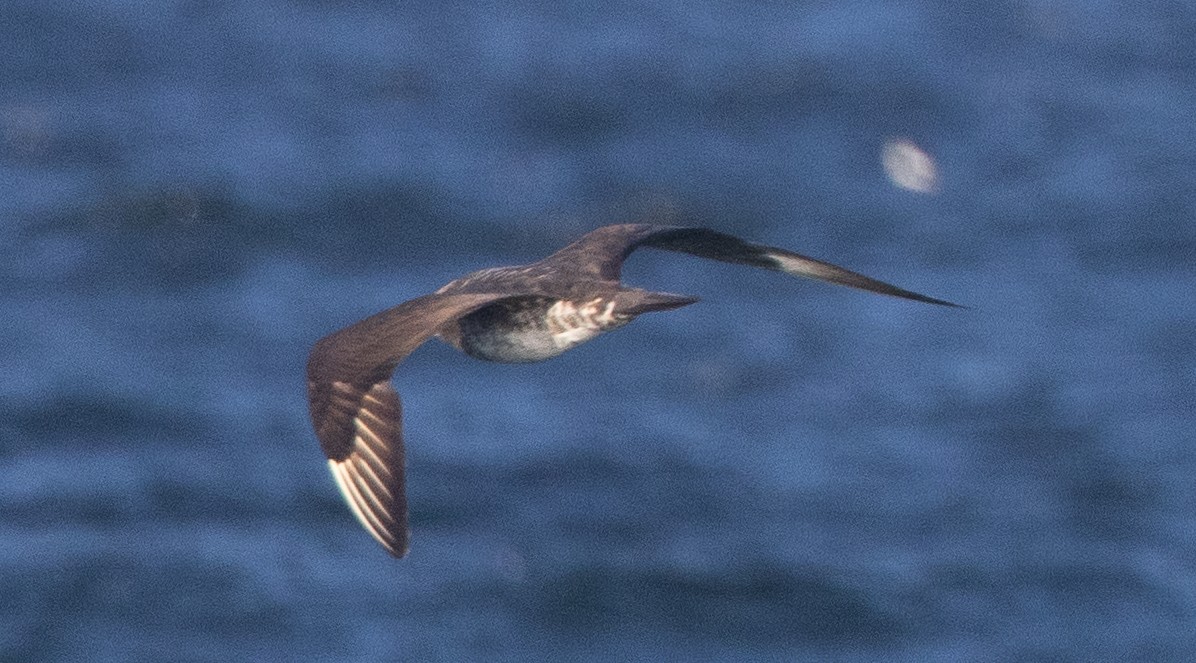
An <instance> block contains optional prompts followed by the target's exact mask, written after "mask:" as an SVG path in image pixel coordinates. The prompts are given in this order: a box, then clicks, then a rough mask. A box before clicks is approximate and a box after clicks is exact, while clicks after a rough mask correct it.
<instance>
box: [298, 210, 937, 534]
mask: <svg viewBox="0 0 1196 663" xmlns="http://www.w3.org/2000/svg"><path fill="white" fill-rule="evenodd" d="M640 247H651V248H656V249H664V250H668V251H679V252H682V253H689V254H691V255H695V256H699V257H702V258H710V259H713V260H721V261H723V262H731V263H737V264H741V265H749V266H752V267H762V268H764V269H771V270H774V271H778V272H785V273H787V274H792V275H794V276H805V277H810V278H815V279H819V280H821V281H827V282H830V283H837V284H840V285H846V286H850V287H853V288H859V289H861V290H867V291H870V292H876V293H880V294H884V295H891V296H894V297H903V298H905V299H912V300H915V301H920V302H927V303H930V304H939V305H942V306H956V305H955V304H952V303H950V302H946V301H943V300H941V299H935V298H933V297H927V296H926V295H920V294H918V293H916V292H910V291H909V290H903V289H901V288H898V287H896V286H893V285H889V284H888V283H884V282H881V281H877V280H875V279H871V278H868V277H867V276H863V275H861V274H857V273H855V272H851V271H848V270H846V269H843V268H842V267H836V266H835V265H832V264H829V263H825V262H821V261H818V260H814V259H813V258H807V257H805V256H802V255H799V254H796V253H792V252H790V251H786V250H784V249H777V248H773V247H769V246H762V245H759V244H751V243H749V242H745V241H743V240H741V239H739V238H737V237H733V236H731V235H726V234H723V233H720V232H715V231H713V230H707V229H705V228H684V227H675V226H652V225H641V224H628V225H615V226H606V227H604V228H599V229H597V230H595V231H593V232H591V233H589V234H587V235H585V236H584V237H582V238H581V239H579V240H578V241H576V242H574V243H572V244H570V245H569V246H566V247H565V248H563V249H561V250H560V251H557V252H556V253H554V254H552V255H551V256H549V257H547V258H545V259H543V260H541V261H539V262H536V263H532V264H530V265H525V266H520V267H499V268H494V269H483V270H481V271H477V272H473V273H472V274H469V275H466V276H464V277H462V278H460V279H457V280H456V281H453V282H451V283H449V284H448V285H446V286H444V287H443V288H441V289H440V290H438V291H436V293H434V294H431V295H424V296H423V297H417V298H415V299H412V300H410V301H407V302H404V303H402V304H399V305H398V306H396V307H394V308H391V309H387V310H385V311H382V312H381V313H378V314H375V315H372V316H370V317H368V318H366V319H364V320H362V321H360V322H357V323H355V324H353V325H351V326H349V327H346V328H344V329H342V330H340V331H337V332H335V333H333V334H330V335H328V336H325V337H324V338H322V339H320V340H319V341H317V342H316V345H315V347H314V348H312V351H311V356H310V358H309V359H308V362H307V394H308V401H309V406H310V408H311V418H312V423H313V425H314V426H315V430H316V437H318V438H319V440H320V446H321V448H323V450H324V454H325V455H326V456H327V457H328V460H329V466H330V467H331V468H332V474H333V476H334V477H335V479H336V482H337V485H338V486H339V487H340V489H341V493H342V494H343V495H344V497H345V500H346V501H347V502H348V503H349V506H350V507H351V508H352V509H353V512H354V514H355V515H356V516H357V518H358V520H359V521H361V523H362V525H364V526H365V528H366V529H367V530H369V532H370V534H372V535H373V536H374V538H375V539H377V540H378V541H379V542H380V543H381V544H382V545H383V547H385V548H386V550H387V551H388V552H390V553H391V554H392V555H394V556H396V557H402V556H403V555H405V554H406V553H407V543H408V530H407V498H406V494H405V487H404V482H403V470H404V460H403V428H402V408H401V407H400V405H399V396H398V394H396V393H395V391H394V389H393V388H392V387H391V385H390V378H391V374H392V373H393V372H394V369H395V367H396V366H397V365H398V364H399V362H401V361H403V359H404V358H405V357H406V356H407V355H408V354H410V353H411V352H412V351H413V350H415V348H417V347H419V346H420V345H421V344H422V343H423V342H424V341H426V340H428V339H429V338H430V337H432V336H434V335H435V336H439V337H440V338H441V339H443V340H445V341H446V342H448V343H450V344H452V345H453V346H454V347H456V348H457V349H459V350H461V351H462V352H465V353H466V354H468V355H470V356H473V357H477V358H479V359H486V360H489V361H501V362H526V361H540V360H543V359H548V358H549V357H554V356H556V355H559V354H561V353H562V352H565V351H566V350H568V349H570V348H572V347H574V346H576V345H578V344H580V343H584V342H585V341H587V340H590V339H591V338H593V337H595V336H597V335H598V334H600V333H602V332H605V331H610V330H613V329H617V328H618V327H621V326H623V325H625V324H627V323H629V322H631V321H632V320H633V319H634V318H635V317H636V316H638V315H640V314H642V313H647V312H650V311H666V310H669V309H674V308H678V307H681V306H686V305H688V304H692V303H694V302H696V301H697V298H696V297H688V296H684V295H673V294H668V293H662V292H650V291H647V290H640V289H638V288H629V287H627V286H624V285H623V284H622V283H621V282H620V281H619V273H620V270H621V268H622V266H623V261H624V260H625V259H626V258H627V256H628V255H629V254H630V253H631V252H632V251H634V250H635V249H637V248H640Z"/></svg>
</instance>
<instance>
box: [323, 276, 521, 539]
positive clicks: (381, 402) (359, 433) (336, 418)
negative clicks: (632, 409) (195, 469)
mask: <svg viewBox="0 0 1196 663" xmlns="http://www.w3.org/2000/svg"><path fill="white" fill-rule="evenodd" d="M509 296H511V295H510V294H506V293H504V294H469V295H428V296H426V297H420V298H417V299H413V300H411V301H409V302H405V303H403V304H400V305H398V306H396V307H394V308H392V309H388V310H386V311H383V312H381V313H379V314H377V315H373V316H370V317H369V318H366V319H365V320H362V321H361V322H358V323H356V324H354V325H351V326H349V327H346V328H345V329H342V330H340V331H338V332H335V333H333V334H330V335H328V336H326V337H324V338H322V339H320V340H319V341H318V342H317V343H316V345H315V347H314V348H313V349H312V352H311V356H310V357H309V358H308V363H307V397H308V407H309V408H310V411H311V419H312V425H313V426H314V428H315V431H316V437H317V438H319V440H320V447H321V448H322V449H323V450H324V455H325V456H327V457H328V465H329V467H330V468H331V469H332V476H333V477H334V478H335V479H336V484H337V486H338V487H339V488H340V491H341V495H343V496H344V498H345V501H346V502H347V503H348V504H349V507H350V508H351V509H352V510H353V514H354V515H355V516H357V520H358V521H360V522H361V524H362V525H363V526H364V527H365V528H366V530H367V531H369V533H370V534H372V535H373V536H374V538H375V539H377V540H378V542H379V543H381V544H382V546H383V547H384V548H386V550H387V552H389V553H390V554H392V555H394V556H395V557H402V556H403V555H405V554H406V553H407V542H408V527H407V497H406V488H405V484H404V453H403V416H402V407H401V405H400V403H399V395H398V394H397V393H395V390H394V389H393V388H392V387H391V385H390V377H391V374H392V373H393V371H394V369H395V367H396V366H397V365H398V364H399V362H401V361H402V360H403V359H404V358H405V357H406V356H407V355H408V354H410V353H411V351H412V350H414V349H415V348H417V347H419V346H420V345H421V344H422V343H423V342H424V341H426V340H428V338H430V337H431V336H432V335H433V334H435V333H436V330H437V329H439V328H440V327H441V326H443V325H444V324H446V323H448V322H450V321H451V320H455V319H456V318H459V317H461V316H463V315H466V314H468V313H469V312H471V311H474V310H476V309H478V308H479V307H482V306H485V305H486V304H489V303H491V302H494V301H498V300H500V299H505V298H507V297H509Z"/></svg>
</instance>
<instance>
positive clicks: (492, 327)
mask: <svg viewBox="0 0 1196 663" xmlns="http://www.w3.org/2000/svg"><path fill="white" fill-rule="evenodd" d="M613 308H614V307H613V304H612V303H611V302H609V301H604V300H601V299H594V300H590V301H587V302H584V303H581V304H578V303H575V302H571V301H568V300H532V299H529V300H527V301H525V302H520V303H517V304H512V303H506V304H503V305H498V306H493V307H487V308H486V309H482V310H479V311H477V312H475V313H473V314H470V315H468V316H466V317H465V318H462V319H461V321H460V323H459V327H458V328H459V330H460V347H461V349H462V350H463V351H465V353H466V354H468V355H470V356H472V357H476V358H478V359H486V360H488V361H498V362H507V363H515V362H529V361H542V360H544V359H549V358H551V357H555V356H557V355H559V354H561V353H563V352H565V351H566V350H568V349H570V348H573V347H576V346H578V345H580V344H582V343H585V342H586V341H588V340H590V339H592V338H594V337H595V336H598V335H599V334H601V333H602V332H604V331H608V330H611V329H615V328H617V327H621V326H623V325H624V324H627V322H628V321H630V318H628V317H625V316H617V315H614V314H613V313H612V311H613Z"/></svg>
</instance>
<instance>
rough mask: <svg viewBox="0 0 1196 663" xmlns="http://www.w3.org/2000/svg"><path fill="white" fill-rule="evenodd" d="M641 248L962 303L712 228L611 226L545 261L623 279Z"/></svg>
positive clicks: (944, 303) (924, 299) (932, 300)
mask: <svg viewBox="0 0 1196 663" xmlns="http://www.w3.org/2000/svg"><path fill="white" fill-rule="evenodd" d="M640 247H650V248H654V249H663V250H666V251H679V252H681V253H688V254H690V255H695V256H698V257H701V258H710V259H712V260H721V261H722V262H730V263H736V264H740V265H749V266H751V267H762V268H764V269H771V270H773V271H777V272H784V273H786V274H791V275H793V276H804V277H807V278H813V279H818V280H820V281H826V282H829V283H837V284H839V285H845V286H849V287H852V288H859V289H860V290H867V291H869V292H875V293H879V294H882V295H890V296H892V297H902V298H904V299H912V300H915V301H919V302H926V303H929V304H938V305H940V306H959V305H958V304H952V303H951V302H948V301H944V300H942V299H936V298H934V297H928V296H926V295H922V294H918V293H916V292H912V291H909V290H906V289H904V288H898V287H897V286H895V285H892V284H890V283H885V282H884V281H878V280H876V279H873V278H870V277H867V276H864V275H863V274H858V273H856V272H853V271H851V270H848V269H844V268H842V267H839V266H837V265H832V264H831V263H829V262H823V261H821V260H815V259H814V258H810V257H807V256H803V255H801V254H798V253H794V252H792V251H786V250H785V249H778V248H776V247H772V246H765V245H763V244H753V243H751V242H747V241H744V240H742V239H740V238H738V237H735V236H734V235H728V234H726V233H721V232H717V231H714V230H709V229H707V228H687V227H683V226H656V225H647V224H624V225H614V226H605V227H602V228H598V229H597V230H594V231H593V232H590V233H589V234H587V235H585V236H584V237H582V238H581V239H579V240H577V241H576V242H574V243H572V244H570V245H569V246H566V247H565V248H563V249H561V250H560V251H558V252H556V253H555V254H553V255H552V256H550V257H549V258H547V259H546V260H545V262H550V261H551V262H552V263H553V264H556V265H560V266H561V267H562V268H569V269H573V270H576V271H578V272H580V273H582V274H585V275H587V276H589V277H591V278H598V279H603V280H610V281H618V280H619V274H620V272H621V270H622V268H623V261H624V260H626V259H627V256H628V255H630V254H631V252H632V251H634V250H636V249H637V248H640Z"/></svg>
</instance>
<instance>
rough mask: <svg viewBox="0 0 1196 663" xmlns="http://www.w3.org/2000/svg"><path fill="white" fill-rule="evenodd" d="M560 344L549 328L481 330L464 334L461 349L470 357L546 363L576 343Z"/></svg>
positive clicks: (507, 361)
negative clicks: (544, 361)
mask: <svg viewBox="0 0 1196 663" xmlns="http://www.w3.org/2000/svg"><path fill="white" fill-rule="evenodd" d="M580 342H581V341H577V342H575V343H571V344H567V345H561V344H559V343H558V342H557V338H556V335H555V334H553V333H552V332H550V331H548V330H547V329H520V330H510V329H506V330H501V329H480V330H470V331H467V332H464V333H462V335H461V349H462V350H464V351H465V353H466V354H468V355H469V356H471V357H476V358H478V359H485V360H487V361H497V362H503V363H521V362H529V361H543V360H545V359H550V358H552V357H555V356H557V355H559V354H561V353H562V352H564V351H565V350H568V349H569V348H571V347H573V346H574V345H576V344H577V343H580Z"/></svg>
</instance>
